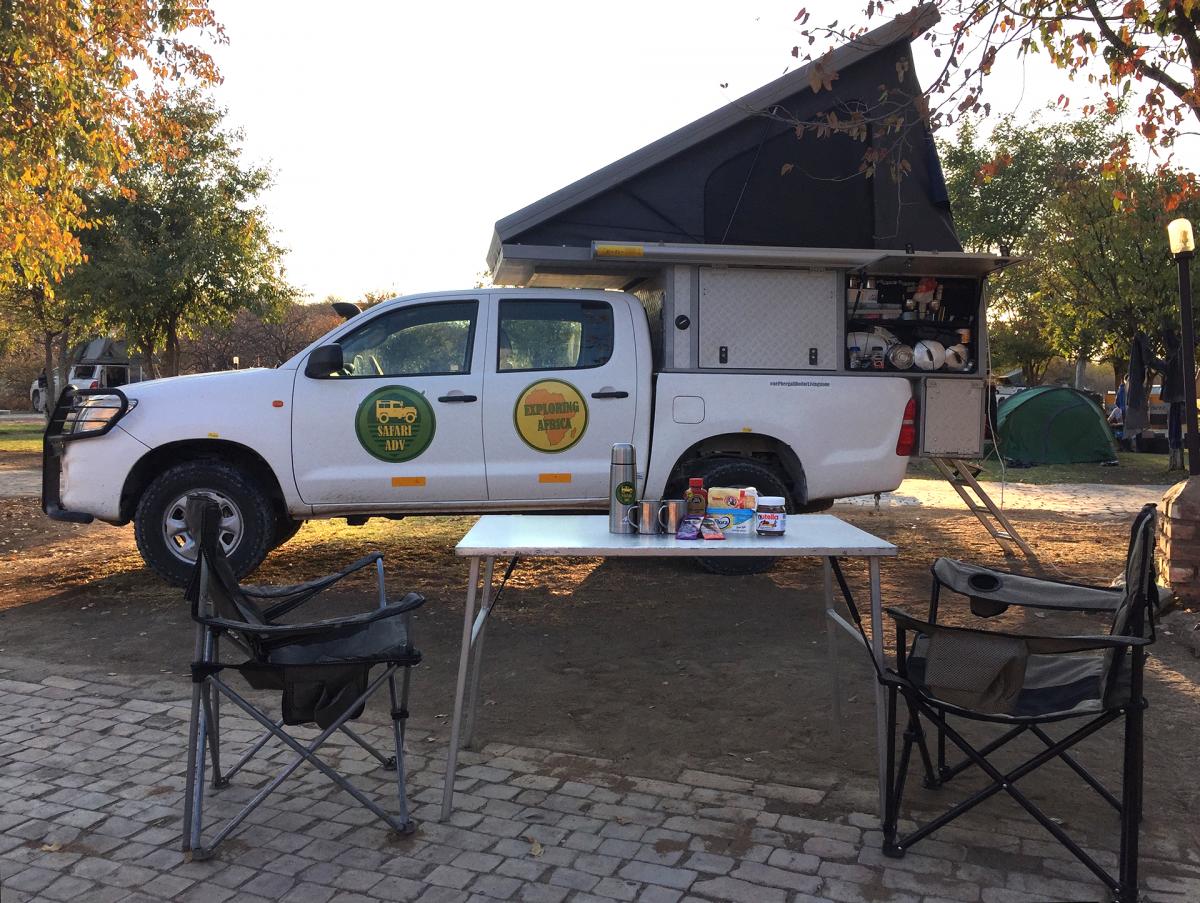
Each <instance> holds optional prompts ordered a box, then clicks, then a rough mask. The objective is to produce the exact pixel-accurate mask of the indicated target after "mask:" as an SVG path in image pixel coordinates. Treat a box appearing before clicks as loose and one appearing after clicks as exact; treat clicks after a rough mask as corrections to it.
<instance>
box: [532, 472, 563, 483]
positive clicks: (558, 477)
mask: <svg viewBox="0 0 1200 903" xmlns="http://www.w3.org/2000/svg"><path fill="white" fill-rule="evenodd" d="M538 482H539V483H570V482H571V475H570V474H569V473H539V474H538Z"/></svg>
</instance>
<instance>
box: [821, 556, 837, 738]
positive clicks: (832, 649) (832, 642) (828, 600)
mask: <svg viewBox="0 0 1200 903" xmlns="http://www.w3.org/2000/svg"><path fill="white" fill-rule="evenodd" d="M821 568H822V571H823V572H824V576H825V639H826V641H827V643H828V649H827V655H826V662H827V664H828V666H829V694H830V697H831V698H832V716H833V720H832V723H831V725H830V727H831V731H830V733H831V735H832V739H833V740H834V741H835V742H836V741H838V740H840V739H841V736H842V675H841V667H840V663H839V662H838V648H837V632H838V622H837V621H836V620H835V619H834V616H835V615H836V614H837V611H836V610H835V609H834V607H833V567H832V565H830V563H829V559H828V558H822V559H821Z"/></svg>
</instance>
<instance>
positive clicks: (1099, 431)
mask: <svg viewBox="0 0 1200 903" xmlns="http://www.w3.org/2000/svg"><path fill="white" fill-rule="evenodd" d="M996 436H997V440H998V441H997V445H998V446H999V449H1000V454H1001V455H1003V456H1004V458H1005V460H1007V461H1011V462H1013V463H1015V464H1080V463H1084V462H1088V461H1115V460H1116V459H1117V448H1116V445H1114V443H1113V437H1112V433H1111V432H1109V429H1108V424H1107V423H1106V422H1105V420H1104V414H1103V412H1102V411H1101V410H1100V407H1099V405H1097V404H1096V402H1094V401H1092V400H1091V399H1090V398H1088V397H1087V396H1086V395H1084V394H1083V393H1082V392H1076V391H1075V390H1074V389H1068V388H1065V387H1063V386H1041V387H1039V388H1036V389H1026V390H1025V391H1024V392H1018V393H1017V394H1016V395H1014V396H1012V397H1011V398H1009V399H1008V401H1006V402H1004V404H1002V405H1000V409H999V410H998V411H997V413H996Z"/></svg>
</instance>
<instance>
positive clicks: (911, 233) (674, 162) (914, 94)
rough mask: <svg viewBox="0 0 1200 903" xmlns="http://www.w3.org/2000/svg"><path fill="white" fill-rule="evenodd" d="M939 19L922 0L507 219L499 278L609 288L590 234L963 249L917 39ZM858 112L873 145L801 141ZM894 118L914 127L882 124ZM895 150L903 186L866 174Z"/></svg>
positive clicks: (832, 137)
mask: <svg viewBox="0 0 1200 903" xmlns="http://www.w3.org/2000/svg"><path fill="white" fill-rule="evenodd" d="M937 20H938V13H937V11H936V9H935V8H934V7H933V6H932V5H925V6H919V7H917V8H915V9H913V10H912V11H910V12H908V13H906V14H904V15H902V16H899V17H898V18H896V19H895V20H893V21H892V22H890V23H888V24H887V25H884V26H883V27H881V28H878V29H876V30H874V31H872V32H870V33H868V34H866V35H864V36H862V37H861V38H859V39H857V40H855V41H853V42H851V43H849V44H846V45H844V46H842V47H839V48H837V49H836V50H834V51H833V52H832V53H831V54H829V55H828V56H827V57H825V58H824V59H823V60H821V61H820V63H819V64H818V63H810V64H809V65H807V66H804V67H802V68H800V69H798V70H796V71H795V72H790V73H788V74H786V75H784V76H783V77H781V78H778V79H776V80H775V81H773V82H771V83H770V84H768V85H765V86H764V87H762V88H759V89H758V90H757V91H754V92H751V93H750V94H747V95H746V96H745V97H742V98H741V99H739V100H737V101H735V102H734V103H731V104H728V105H727V106H725V107H723V108H721V109H719V110H716V111H715V112H713V113H710V114H709V115H707V116H705V117H703V118H701V119H698V120H696V121H695V122H693V123H691V124H690V125H687V126H684V127H683V128H681V129H679V130H678V131H676V132H673V133H672V134H670V135H667V136H666V137H664V138H661V139H659V140H658V141H655V142H654V143H653V144H650V145H647V146H646V147H644V148H642V149H641V150H639V151H635V152H634V153H632V154H630V155H629V156H627V157H625V158H623V159H621V160H618V161H616V162H615V163H611V164H609V165H608V166H606V167H604V168H603V169H601V170H598V171H597V172H595V173H593V174H592V175H590V176H587V177H586V178H583V179H580V180H579V181H578V182H575V183H574V184H572V185H568V186H567V187H565V188H562V189H560V190H559V191H556V192H554V193H553V194H551V195H548V196H547V197H545V198H543V199H541V200H540V201H537V202H535V203H533V204H531V205H529V206H528V207H526V208H524V209H523V210H519V211H517V212H516V213H513V214H510V215H509V216H506V217H504V218H503V219H501V220H499V221H498V222H497V223H496V231H495V235H494V236H493V239H492V244H491V247H490V249H489V252H488V265H489V266H490V267H491V269H492V271H493V274H494V276H495V279H496V281H497V282H498V283H501V284H534V283H535V282H536V284H547V282H548V281H550V280H548V279H546V278H543V279H542V280H540V281H539V280H537V278H536V277H538V276H542V277H550V278H551V279H552V278H553V275H554V274H555V273H558V274H573V275H575V276H588V275H591V276H594V277H598V278H597V280H596V281H594V282H592V283H591V284H597V285H605V286H608V285H612V284H613V283H611V282H608V281H604V279H603V276H604V274H605V273H606V272H611V269H607V270H606V266H605V261H596V260H594V256H595V255H593V253H592V247H591V246H592V243H593V242H618V243H619V242H665V243H671V244H685V245H693V246H695V245H723V246H736V245H740V246H756V247H791V248H842V249H856V248H857V249H878V248H887V249H900V248H907V247H911V248H912V249H914V250H916V251H918V252H920V251H932V252H937V251H942V252H945V251H961V250H962V246H961V245H960V244H959V241H958V238H957V236H956V235H955V232H954V225H953V222H952V220H951V217H950V209H949V201H948V198H947V194H946V185H945V180H944V179H943V176H942V171H941V166H940V164H939V162H938V158H937V152H936V150H935V148H934V145H933V139H932V137H931V136H930V134H929V130H928V127H927V124H926V122H925V120H924V119H923V117H922V115H921V112H920V110H921V109H922V104H921V103H920V95H921V87H920V85H919V84H918V82H917V79H916V76H915V74H914V71H913V62H912V53H911V47H910V42H911V41H912V40H913V39H914V38H916V37H917V36H919V35H920V34H922V33H923V32H924V31H926V30H927V29H928V28H930V27H931V26H932V25H933V24H934V23H936V22H937ZM817 65H820V66H821V71H822V72H823V73H826V74H827V75H828V74H830V73H832V74H836V77H835V78H834V79H833V80H832V82H831V84H830V89H826V88H825V87H822V88H821V89H820V90H818V91H816V92H814V91H813V88H812V84H813V83H814V80H815V79H814V78H810V76H815V74H816V72H817V70H815V69H814V67H815V66H817ZM881 86H887V88H888V89H889V91H891V92H892V93H891V94H890V95H889V97H888V99H887V100H886V101H885V102H881V100H880V98H881V94H882V91H881ZM854 110H867V115H868V119H869V120H871V121H872V122H873V124H872V125H870V127H869V128H868V130H867V134H866V138H865V140H857V139H856V138H852V137H850V136H848V135H846V134H843V133H833V134H828V135H825V136H823V137H822V136H819V135H817V134H816V133H814V132H813V131H811V130H805V131H804V132H803V134H802V135H801V136H799V137H798V136H797V132H796V128H795V125H794V124H795V123H796V122H812V121H813V120H814V117H818V116H820V115H822V114H826V113H829V112H830V111H834V112H836V113H837V114H838V118H839V119H840V120H842V121H846V120H847V119H848V118H849V117H850V115H851V114H852V112H853V111H854ZM886 116H895V117H898V118H899V119H898V121H902V122H903V125H902V126H901V127H900V128H899V129H890V130H889V129H888V128H885V127H884V123H883V122H882V121H881V120H882V119H883V118H884V117H886ZM888 149H891V150H893V151H894V153H895V154H896V156H897V158H898V159H899V160H900V161H902V163H903V165H904V166H905V167H906V169H907V171H908V174H907V175H905V176H904V177H903V178H901V179H900V180H899V181H896V180H894V179H893V178H892V176H891V174H890V172H888V171H887V169H888V168H887V166H885V165H882V164H881V166H880V167H879V170H878V172H877V173H876V174H875V175H874V176H873V177H868V176H867V175H866V174H864V173H862V172H860V168H861V166H862V164H863V160H864V155H865V154H866V153H867V152H868V151H873V152H876V153H879V152H883V151H885V150H888ZM610 263H611V262H610ZM625 266H626V270H625V272H624V276H628V269H627V266H628V262H625ZM615 278H619V277H615ZM573 284H576V285H583V284H588V283H587V282H586V281H576V282H575V283H573Z"/></svg>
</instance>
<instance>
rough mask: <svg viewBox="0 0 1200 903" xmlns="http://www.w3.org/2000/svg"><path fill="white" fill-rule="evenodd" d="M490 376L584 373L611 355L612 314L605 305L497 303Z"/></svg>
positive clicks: (598, 302)
mask: <svg viewBox="0 0 1200 903" xmlns="http://www.w3.org/2000/svg"><path fill="white" fill-rule="evenodd" d="M497 345H498V347H497V349H496V370H497V371H498V372H500V373H506V372H519V371H534V370H586V369H591V368H594V367H603V366H604V365H605V364H607V363H608V361H609V360H610V359H611V358H612V354H613V309H612V305H611V304H609V303H607V302H605V301H565V300H564V301H554V300H551V301H542V300H521V299H517V300H505V301H501V302H500V317H499V330H498V332H497Z"/></svg>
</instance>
